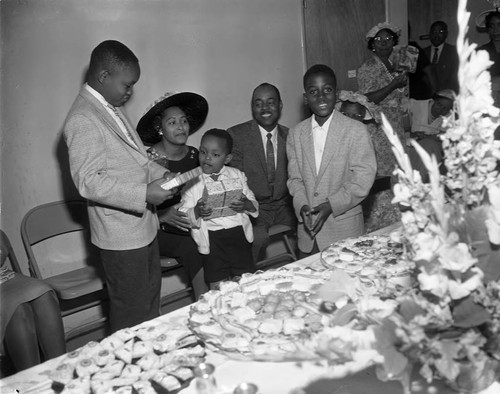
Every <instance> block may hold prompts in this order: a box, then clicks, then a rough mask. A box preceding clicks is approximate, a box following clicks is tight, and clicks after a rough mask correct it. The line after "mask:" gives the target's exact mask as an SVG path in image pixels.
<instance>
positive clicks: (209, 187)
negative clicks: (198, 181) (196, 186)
mask: <svg viewBox="0 0 500 394" xmlns="http://www.w3.org/2000/svg"><path fill="white" fill-rule="evenodd" d="M242 194H243V185H242V183H241V180H239V179H223V180H220V181H215V182H210V183H207V184H206V185H205V189H204V190H203V199H204V200H205V206H206V207H209V208H212V214H211V215H210V216H209V217H205V218H204V219H213V218H218V217H222V216H232V215H236V213H237V212H236V211H234V210H232V209H231V208H229V205H230V204H231V202H233V201H235V200H239V199H240V198H241V196H242Z"/></svg>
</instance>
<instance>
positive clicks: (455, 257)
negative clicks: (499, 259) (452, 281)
mask: <svg viewBox="0 0 500 394" xmlns="http://www.w3.org/2000/svg"><path fill="white" fill-rule="evenodd" d="M438 259H439V262H440V264H441V266H442V267H443V268H444V269H447V270H450V271H458V272H461V273H464V272H465V271H467V270H468V269H469V268H470V267H472V266H473V265H474V264H476V263H477V259H476V258H475V257H473V256H472V255H471V254H470V251H469V246H468V245H467V244H465V243H463V242H460V243H456V244H451V245H450V244H447V245H443V246H442V247H441V248H440V249H439V257H438Z"/></svg>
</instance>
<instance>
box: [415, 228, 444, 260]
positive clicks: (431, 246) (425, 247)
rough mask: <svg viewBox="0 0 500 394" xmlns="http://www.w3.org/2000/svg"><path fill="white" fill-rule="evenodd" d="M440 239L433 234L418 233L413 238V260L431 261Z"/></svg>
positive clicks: (439, 244)
mask: <svg viewBox="0 0 500 394" xmlns="http://www.w3.org/2000/svg"><path fill="white" fill-rule="evenodd" d="M440 246H441V241H440V239H439V238H438V237H436V236H435V235H433V234H427V233H418V234H417V236H416V237H415V239H414V240H413V247H414V248H415V256H414V259H415V260H417V261H418V260H426V261H431V260H432V258H433V257H434V255H435V254H436V252H437V251H438V249H439V247H440Z"/></svg>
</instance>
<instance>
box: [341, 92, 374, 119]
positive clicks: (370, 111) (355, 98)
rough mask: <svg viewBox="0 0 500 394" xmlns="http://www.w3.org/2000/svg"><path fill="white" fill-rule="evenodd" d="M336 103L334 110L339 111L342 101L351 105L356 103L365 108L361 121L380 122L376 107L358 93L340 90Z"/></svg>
mask: <svg viewBox="0 0 500 394" xmlns="http://www.w3.org/2000/svg"><path fill="white" fill-rule="evenodd" d="M337 97H338V100H339V101H338V102H337V103H336V104H335V109H337V110H340V107H341V106H342V103H343V102H344V101H349V102H351V103H358V104H361V105H362V106H363V107H365V109H366V111H365V117H364V118H363V120H371V119H373V120H375V122H377V123H378V122H380V113H379V111H378V109H377V106H376V105H375V104H374V103H372V102H371V101H368V98H367V97H366V96H365V95H364V94H362V93H359V92H352V91H350V90H341V91H340V92H339V94H338V96H337Z"/></svg>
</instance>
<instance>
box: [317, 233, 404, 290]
mask: <svg viewBox="0 0 500 394" xmlns="http://www.w3.org/2000/svg"><path fill="white" fill-rule="evenodd" d="M403 247H404V246H403V244H402V243H399V242H394V241H392V240H391V238H390V237H389V236H387V235H373V236H369V235H365V236H361V237H358V238H348V239H344V240H341V241H338V242H335V243H333V244H331V245H330V246H328V247H327V248H325V249H324V250H323V251H322V252H321V254H320V261H321V263H322V264H323V266H324V267H326V268H329V269H340V270H343V271H345V272H347V273H348V274H350V275H352V276H356V277H361V278H368V279H387V280H389V281H392V282H393V283H396V284H399V285H401V286H408V285H409V284H410V273H411V270H412V267H413V265H412V264H411V263H410V262H408V261H405V260H404V259H403V258H402V255H403Z"/></svg>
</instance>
